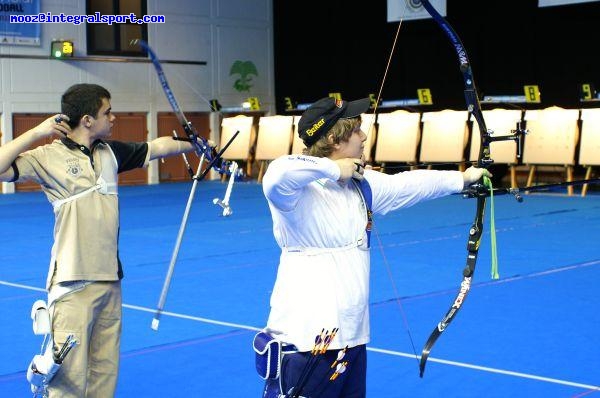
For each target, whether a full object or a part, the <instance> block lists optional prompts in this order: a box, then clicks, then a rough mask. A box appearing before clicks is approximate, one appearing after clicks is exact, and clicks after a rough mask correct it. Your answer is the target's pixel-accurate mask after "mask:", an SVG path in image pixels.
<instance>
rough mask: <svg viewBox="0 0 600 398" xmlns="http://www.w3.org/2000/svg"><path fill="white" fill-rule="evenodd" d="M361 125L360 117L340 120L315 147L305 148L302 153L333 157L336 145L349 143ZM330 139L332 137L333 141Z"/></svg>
mask: <svg viewBox="0 0 600 398" xmlns="http://www.w3.org/2000/svg"><path fill="white" fill-rule="evenodd" d="M360 123H361V120H360V117H354V118H351V119H340V120H338V121H337V122H336V123H335V124H334V125H333V127H331V128H330V129H329V131H328V132H327V133H325V134H324V135H323V137H321V138H319V140H318V141H317V142H315V143H314V144H313V145H311V146H309V147H308V148H305V149H304V150H303V151H302V153H303V154H304V155H308V156H316V157H321V158H325V157H327V156H329V155H331V154H332V153H333V150H334V149H335V148H334V145H336V144H339V143H340V142H348V140H350V137H351V136H352V133H353V132H354V130H356V128H357V127H359V126H360ZM329 137H331V140H330V139H329Z"/></svg>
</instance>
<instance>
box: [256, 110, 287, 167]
mask: <svg viewBox="0 0 600 398" xmlns="http://www.w3.org/2000/svg"><path fill="white" fill-rule="evenodd" d="M293 124H294V118H293V117H292V116H262V117H261V118H260V119H259V121H258V138H257V141H256V160H273V159H275V158H278V157H279V156H282V155H287V154H289V153H290V144H291V143H292V133H293Z"/></svg>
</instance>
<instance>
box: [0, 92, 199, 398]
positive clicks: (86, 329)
mask: <svg viewBox="0 0 600 398" xmlns="http://www.w3.org/2000/svg"><path fill="white" fill-rule="evenodd" d="M61 106H62V114H60V115H55V116H52V117H50V118H48V119H46V120H45V121H44V122H42V123H41V124H40V125H38V126H36V127H34V128H32V129H31V130H29V131H27V132H25V133H24V134H22V135H20V136H19V137H17V138H16V139H14V140H13V141H11V142H9V143H7V144H6V145H3V146H1V147H0V180H1V181H25V180H32V181H35V182H37V183H39V184H40V185H41V188H42V190H43V192H44V193H45V194H46V196H47V198H48V200H49V201H50V203H51V204H52V206H53V208H54V215H55V225H54V245H53V247H52V256H51V261H50V269H49V272H48V279H47V285H46V288H47V289H48V306H49V312H50V316H51V325H52V326H51V328H52V338H53V349H54V352H55V353H56V352H57V350H59V349H60V347H61V346H62V345H63V343H64V342H65V339H66V338H67V336H69V335H74V337H75V339H76V340H77V345H76V346H75V347H73V349H72V350H71V351H70V353H69V355H68V356H67V358H66V359H65V361H64V363H63V364H62V367H61V369H60V370H59V371H58V373H57V374H56V376H55V377H54V379H53V380H52V381H51V383H50V385H49V389H48V391H49V396H50V397H61V398H67V397H77V398H82V397H97V398H107V397H112V396H114V393H115V387H116V383H117V374H118V369H119V343H120V336H121V282H120V280H121V278H122V277H123V272H122V268H121V262H120V260H119V256H118V234H119V206H118V189H117V185H118V184H117V174H118V173H121V172H124V171H127V170H131V169H134V168H137V167H146V166H147V165H148V162H149V161H150V160H153V159H157V158H162V157H166V156H171V155H176V154H179V153H182V152H188V151H191V150H193V146H192V144H191V143H190V142H184V141H176V140H173V139H172V138H170V137H161V138H157V139H155V140H152V141H150V142H143V143H124V142H118V141H108V140H107V139H108V138H109V137H110V134H111V128H112V126H113V123H114V121H115V115H114V114H113V113H112V110H111V105H110V93H109V92H108V91H107V90H106V89H105V88H103V87H101V86H98V85H95V84H77V85H74V86H72V87H70V88H69V89H68V90H67V91H66V92H65V93H64V94H63V96H62V101H61ZM51 136H56V138H57V139H56V140H54V141H53V142H52V143H50V144H47V145H43V146H39V147H37V148H34V149H32V150H27V149H28V148H29V147H30V146H31V144H33V143H34V142H35V141H37V140H38V139H40V138H46V137H51Z"/></svg>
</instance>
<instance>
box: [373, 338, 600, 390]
mask: <svg viewBox="0 0 600 398" xmlns="http://www.w3.org/2000/svg"><path fill="white" fill-rule="evenodd" d="M367 351H373V352H379V353H382V354H388V355H394V356H398V357H404V358H411V359H414V358H415V354H408V353H405V352H398V351H391V350H385V349H382V348H375V347H367ZM419 359H420V357H419ZM428 361H429V362H437V363H443V364H444V365H450V366H457V367H461V368H469V369H475V370H481V371H483V372H489V373H498V374H503V375H508V376H515V377H521V378H524V379H532V380H538V381H545V382H548V383H554V384H562V385H565V386H571V387H579V388H584V389H588V390H595V389H600V386H594V385H591V384H582V383H573V382H570V381H566V380H560V379H553V378H551V377H543V376H536V375H532V374H528V373H521V372H513V371H511V370H503V369H496V368H490V367H487V366H478V365H471V364H469V363H464V362H456V361H448V360H446V359H439V358H432V357H429V359H428Z"/></svg>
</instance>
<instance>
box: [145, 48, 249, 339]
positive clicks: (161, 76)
mask: <svg viewBox="0 0 600 398" xmlns="http://www.w3.org/2000/svg"><path fill="white" fill-rule="evenodd" d="M133 42H134V43H137V44H139V45H140V46H141V47H142V48H143V49H145V50H146V51H147V52H148V56H149V57H150V60H151V61H152V64H153V65H154V69H155V70H156V73H157V75H158V80H159V81H160V84H161V86H162V88H163V91H164V92H165V95H166V96H167V100H168V101H169V104H170V105H171V108H172V109H173V112H175V115H176V116H177V120H178V121H179V123H180V124H181V127H183V130H184V131H185V133H186V135H187V138H183V139H181V138H178V137H177V135H176V134H175V137H173V139H175V140H178V139H180V140H185V141H189V142H190V143H191V144H192V145H194V149H195V151H196V154H197V155H198V156H199V157H200V164H199V166H198V173H196V175H194V173H193V170H192V169H191V167H190V166H189V164H188V163H187V159H186V158H185V157H184V160H185V162H186V165H187V168H188V172H189V173H190V176H191V177H192V180H193V181H194V182H193V184H192V189H191V192H190V195H189V197H188V201H187V205H186V208H185V211H184V215H183V220H182V222H181V225H180V227H179V232H178V234H177V240H176V243H175V248H174V250H173V253H172V255H171V261H170V263H169V269H168V271H167V276H166V278H165V281H164V284H163V288H162V291H161V294H160V298H159V300H158V305H157V307H156V313H155V315H154V319H153V320H152V329H154V330H158V324H159V321H160V315H161V313H162V311H163V308H164V305H165V302H166V300H167V293H168V291H169V286H170V284H171V278H172V276H173V271H174V270H175V263H176V261H177V256H178V254H179V246H180V245H181V241H182V239H183V233H184V232H185V227H186V224H187V218H188V215H189V211H190V208H191V204H192V200H193V198H194V193H195V191H196V186H197V184H198V181H201V180H202V179H204V177H205V176H206V175H207V174H208V172H209V171H210V170H211V169H212V168H213V167H214V168H215V169H216V170H217V171H218V172H219V173H221V174H223V173H226V171H227V170H228V165H226V164H225V162H221V163H222V164H221V165H219V166H218V165H217V163H218V162H219V161H220V160H221V156H222V155H223V153H224V152H225V151H226V150H227V148H228V147H229V145H230V144H231V143H232V142H233V140H234V139H235V137H237V135H238V134H239V131H237V132H236V133H235V134H234V135H233V136H232V137H231V139H230V140H229V141H228V142H227V143H226V144H225V146H223V148H222V149H221V150H220V151H219V152H218V153H213V149H212V148H211V147H210V145H209V143H208V141H207V140H206V139H205V138H204V137H202V136H201V135H200V134H198V133H197V132H196V129H195V128H194V126H192V123H191V122H189V121H188V120H187V118H186V117H185V114H184V113H183V111H182V110H181V108H180V107H179V104H178V103H177V100H176V99H175V95H174V94H173V91H171V87H170V86H169V82H168V81H167V77H166V76H165V72H164V71H163V69H162V66H161V64H160V61H159V60H158V57H157V56H156V54H155V53H154V51H153V50H152V48H150V46H149V45H148V43H146V42H145V41H143V40H134V41H133ZM205 159H206V160H207V161H208V162H209V164H208V166H207V167H206V169H205V170H204V171H203V172H202V173H200V170H201V167H202V163H203V161H204V160H205ZM231 178H232V179H233V178H234V172H232V174H231Z"/></svg>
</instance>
